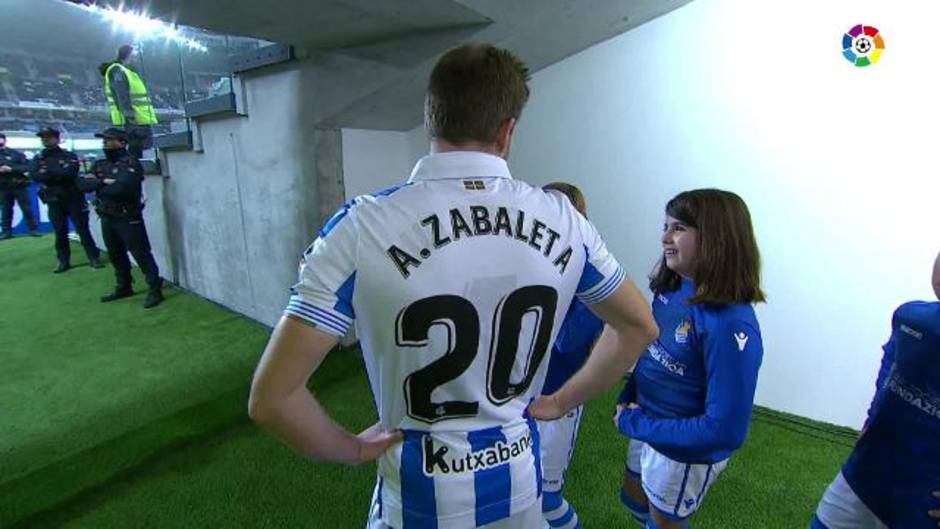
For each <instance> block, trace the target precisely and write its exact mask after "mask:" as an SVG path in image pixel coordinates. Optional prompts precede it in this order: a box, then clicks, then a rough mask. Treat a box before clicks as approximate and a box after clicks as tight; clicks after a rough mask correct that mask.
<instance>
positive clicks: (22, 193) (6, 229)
mask: <svg viewBox="0 0 940 529" xmlns="http://www.w3.org/2000/svg"><path fill="white" fill-rule="evenodd" d="M27 171H29V161H28V160H26V155H25V154H23V153H21V152H20V151H18V150H16V149H11V148H9V147H7V137H6V134H3V133H2V132H0V228H2V229H3V233H2V234H0V239H11V238H13V203H14V202H19V204H20V211H22V212H23V217H25V218H26V225H27V226H29V233H30V235H32V236H33V237H39V232H38V231H36V230H37V229H38V228H39V222H37V221H36V216H35V215H33V205H32V203H31V202H30V200H29V178H28V177H27V176H26V172H27Z"/></svg>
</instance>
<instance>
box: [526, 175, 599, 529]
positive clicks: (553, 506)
mask: <svg viewBox="0 0 940 529" xmlns="http://www.w3.org/2000/svg"><path fill="white" fill-rule="evenodd" d="M542 189H544V190H546V191H554V192H559V193H562V194H563V195H565V196H566V197H567V198H568V200H570V201H571V203H572V204H573V205H574V207H575V209H577V210H578V213H580V214H582V215H585V216H587V203H586V201H585V200H584V194H583V193H582V192H581V190H580V189H578V188H577V186H574V185H571V184H567V183H563V182H554V183H551V184H548V185H545V186H543V187H542ZM603 329H604V322H603V321H601V319H600V318H598V317H597V316H596V315H595V314H594V313H593V312H591V310H590V309H589V308H588V307H587V305H585V304H584V303H581V302H580V301H578V300H574V301H572V302H571V307H570V308H569V309H568V313H567V314H566V315H565V321H564V323H562V326H561V330H560V331H558V337H557V338H555V344H554V345H553V346H552V352H551V357H550V358H549V362H548V374H547V375H546V378H545V386H544V387H543V388H542V394H543V395H551V394H552V393H554V392H555V391H558V389H559V388H560V387H561V386H562V385H563V384H564V383H565V382H567V381H568V379H569V378H571V377H572V376H573V375H574V374H575V373H576V372H577V371H578V369H580V368H581V366H583V365H584V362H585V360H587V357H588V354H589V353H590V352H591V347H592V346H593V345H594V342H596V341H597V338H598V337H599V336H600V334H601V331H602V330H603ZM583 411H584V406H583V405H582V406H577V407H575V408H574V409H572V410H571V411H569V412H568V413H566V414H565V415H564V416H563V417H561V418H560V419H556V420H554V421H538V426H539V433H540V434H541V436H542V439H541V441H542V442H541V445H540V446H541V449H542V514H544V515H545V521H547V522H548V525H549V526H550V527H552V528H556V529H574V528H579V527H581V525H580V523H579V521H578V514H577V513H576V512H575V510H574V508H573V507H571V505H570V504H569V503H568V502H567V501H566V500H565V498H564V496H562V488H563V487H564V486H565V475H566V474H567V472H568V465H569V464H570V463H571V455H572V454H573V453H574V445H575V443H576V442H577V439H578V429H579V427H580V426H581V414H582V412H583Z"/></svg>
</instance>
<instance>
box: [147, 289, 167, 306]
mask: <svg viewBox="0 0 940 529" xmlns="http://www.w3.org/2000/svg"><path fill="white" fill-rule="evenodd" d="M160 303H163V286H162V285H159V284H158V285H153V286H151V287H150V291H148V292H147V299H145V300H144V308H145V309H152V308H153V307H156V306H157V305H159V304H160Z"/></svg>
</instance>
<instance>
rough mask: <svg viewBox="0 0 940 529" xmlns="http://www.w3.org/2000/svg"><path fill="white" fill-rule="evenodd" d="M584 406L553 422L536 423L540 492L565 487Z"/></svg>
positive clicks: (555, 490) (556, 490) (558, 489)
mask: <svg viewBox="0 0 940 529" xmlns="http://www.w3.org/2000/svg"><path fill="white" fill-rule="evenodd" d="M583 413H584V406H578V407H577V408H575V409H573V410H571V411H569V412H568V413H567V414H565V416H564V417H562V418H560V419H558V420H555V421H538V425H539V435H540V437H541V439H540V447H541V452H542V492H558V491H560V490H561V489H562V487H564V486H565V474H567V472H568V465H569V464H570V463H571V455H572V454H573V453H574V445H575V443H576V442H577V440H578V429H579V428H580V427H581V416H582V414H583Z"/></svg>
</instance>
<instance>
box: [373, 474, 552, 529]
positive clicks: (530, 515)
mask: <svg viewBox="0 0 940 529" xmlns="http://www.w3.org/2000/svg"><path fill="white" fill-rule="evenodd" d="M378 492H379V487H378V485H376V488H375V492H374V493H373V494H372V504H371V506H370V507H369V519H368V520H367V521H366V529H402V528H400V527H393V526H391V525H388V524H387V523H386V522H385V521H384V520H382V506H381V504H380V503H379V498H378ZM542 527H545V518H543V516H542V498H541V497H539V499H538V501H534V502H532V505H530V506H529V507H528V508H526V509H525V510H524V511H521V512H517V513H516V514H514V515H512V516H510V517H509V518H503V519H502V520H499V521H496V522H493V523H490V524H486V525H481V526H479V529H541V528H542ZM467 529H473V527H468V528H467Z"/></svg>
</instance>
